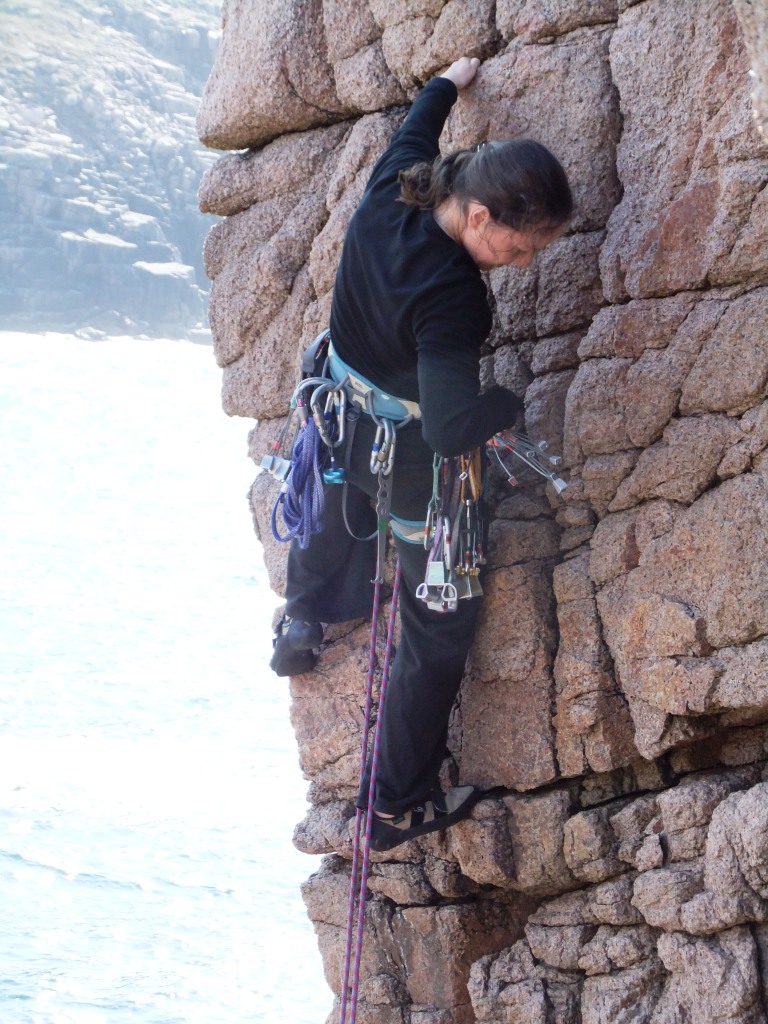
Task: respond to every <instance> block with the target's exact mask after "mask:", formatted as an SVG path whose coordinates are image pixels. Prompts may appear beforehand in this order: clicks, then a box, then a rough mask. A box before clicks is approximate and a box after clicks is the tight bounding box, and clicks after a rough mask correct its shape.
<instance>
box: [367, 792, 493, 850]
mask: <svg viewBox="0 0 768 1024" xmlns="http://www.w3.org/2000/svg"><path fill="white" fill-rule="evenodd" d="M482 795H483V794H482V790H480V789H477V788H476V787H475V786H455V787H453V788H452V789H448V790H446V791H445V793H443V792H442V790H439V789H436V790H435V791H434V792H433V793H432V796H431V797H430V799H429V800H425V801H424V802H423V803H421V804H418V805H417V806H416V807H412V808H411V809H410V810H409V811H405V813H404V814H401V815H400V816H399V817H396V818H381V817H379V815H378V814H375V813H374V815H373V824H372V827H371V848H372V849H374V850H377V851H378V852H382V851H383V850H391V849H392V848H393V847H395V846H400V844H401V843H407V842H408V840H409V839H416V838H418V837H419V836H424V835H426V834H427V833H428V832H440V831H442V829H445V828H448V827H449V826H450V825H455V824H456V822H457V821H461V820H462V819H463V818H466V817H468V816H469V812H470V811H471V810H472V808H473V807H474V806H475V804H476V803H477V801H478V800H479V799H480V797H481V796H482Z"/></svg>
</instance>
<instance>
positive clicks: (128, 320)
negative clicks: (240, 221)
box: [0, 0, 220, 337]
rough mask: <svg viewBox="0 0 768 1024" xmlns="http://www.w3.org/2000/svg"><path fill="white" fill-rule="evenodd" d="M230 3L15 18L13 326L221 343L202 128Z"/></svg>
mask: <svg viewBox="0 0 768 1024" xmlns="http://www.w3.org/2000/svg"><path fill="white" fill-rule="evenodd" d="M219 37H220V5H219V3H217V2H215V0H182V2H181V3H178V4H177V3H171V2H168V0H159V2H157V3H154V4H146V3H142V2H141V0H104V2H101V3H87V2H85V0H69V2H64V0H13V2H8V3H4V4H3V5H2V10H0V77H1V78H2V82H3V88H2V91H1V92H0V325H1V326H2V327H3V328H5V329H9V328H14V329H23V330H75V329H81V330H82V329H90V333H91V334H98V333H99V332H107V333H120V334H139V333H142V334H150V335H158V334H163V335H170V336H187V335H189V334H190V333H194V332H195V330H197V332H198V333H199V335H200V336H201V337H202V336H205V334H206V333H207V323H206V308H205V307H206V302H207V293H208V282H207V279H206V277H205V274H204V271H203V267H202V259H201V255H200V253H201V249H202V243H203V238H204V236H205V233H206V231H207V230H208V228H209V227H210V220H206V218H204V217H203V216H202V215H201V214H200V211H199V210H198V209H197V203H196V201H195V192H196V189H197V183H198V182H199V180H200V177H201V175H202V174H203V173H204V171H205V170H206V168H208V167H210V165H211V162H212V159H211V156H210V155H209V154H208V153H207V152H206V151H205V149H204V148H203V147H202V146H201V145H200V143H199V141H198V139H197V135H196V132H195V128H194V122H195V115H196V112H197V109H198V106H199V98H200V95H201V93H202V88H203V84H204V82H205V79H206V76H207V75H208V73H209V71H210V69H211V66H212V64H213V57H214V53H215V49H216V46H217V44H218V40H219Z"/></svg>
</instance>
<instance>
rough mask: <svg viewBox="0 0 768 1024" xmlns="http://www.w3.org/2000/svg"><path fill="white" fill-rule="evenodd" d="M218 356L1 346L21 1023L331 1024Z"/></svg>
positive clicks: (1, 793)
mask: <svg viewBox="0 0 768 1024" xmlns="http://www.w3.org/2000/svg"><path fill="white" fill-rule="evenodd" d="M219 388H220V371H219V370H218V369H217V367H216V365H215V363H214V360H213V355H212V352H211V350H210V348H208V347H205V346H201V345H194V344H191V343H188V342H174V341H162V340H161V341H158V340H147V339H136V338H115V339H110V340H102V341H87V340H83V339H79V338H76V337H69V336H64V335H44V336H34V335H20V334H12V333H0V1022H2V1024H123V1022H125V1024H127V1022H129V1021H130V1022H131V1024H246V1022H247V1024H262V1022H264V1024H266V1022H269V1024H322V1022H323V1021H324V1020H325V1017H326V1016H327V1014H328V1012H329V1010H330V1006H331V995H330V991H329V989H328V987H327V985H326V983H325V981H324V978H323V974H322V969H321V964H320V957H319V954H318V951H317V947H316V942H315V937H314V933H313V931H312V928H311V925H310V923H309V921H308V919H307V917H306V912H305V909H304V906H303V903H302V901H301V897H300V893H299V885H300V882H301V881H302V879H304V878H306V877H307V876H308V875H309V874H310V873H311V872H312V871H313V870H316V869H317V867H318V866H319V865H318V862H317V860H316V859H314V858H310V857H307V856H303V855H301V854H299V853H298V852H297V851H296V850H295V849H294V848H293V846H292V845H291V833H292V830H293V827H294V825H295V823H296V822H297V821H299V820H300V819H301V818H302V817H303V814H304V812H305V809H306V803H305V792H306V782H305V781H304V780H303V779H302V777H301V773H300V770H299V766H298V759H297V753H296V747H295V742H294V738H293V734H292V732H291V729H290V725H289V720H288V713H289V698H288V694H287V692H286V683H285V680H280V679H278V678H277V677H275V676H274V675H273V674H272V673H271V672H270V671H269V668H268V664H267V662H268V657H269V651H270V620H271V616H272V612H273V609H274V607H275V606H276V604H277V603H278V599H277V598H276V596H275V595H274V594H273V593H272V592H271V591H270V589H269V585H268V582H267V578H266V573H265V570H264V567H263V564H262V561H261V553H260V549H259V546H258V544H257V541H256V539H255V536H254V534H253V530H252V525H251V521H250V514H249V510H248V505H247V501H246V492H247V490H248V487H249V485H250V483H251V481H252V479H253V476H254V466H253V463H252V462H251V461H250V460H249V459H248V457H247V454H246V446H247V433H248V429H249V427H250V426H251V425H252V424H249V423H248V421H246V420H237V419H233V420H229V419H227V417H226V416H225V415H224V414H223V412H222V411H221V406H220V400H219Z"/></svg>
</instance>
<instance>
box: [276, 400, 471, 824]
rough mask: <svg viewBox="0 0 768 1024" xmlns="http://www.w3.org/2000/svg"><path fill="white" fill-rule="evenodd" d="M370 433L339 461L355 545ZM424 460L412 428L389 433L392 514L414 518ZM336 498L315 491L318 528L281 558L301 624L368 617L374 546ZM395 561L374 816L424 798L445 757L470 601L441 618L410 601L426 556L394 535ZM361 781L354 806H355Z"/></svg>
mask: <svg viewBox="0 0 768 1024" xmlns="http://www.w3.org/2000/svg"><path fill="white" fill-rule="evenodd" d="M374 434H375V426H374V424H373V422H372V421H371V419H370V418H369V417H368V416H365V415H364V416H362V417H361V418H360V420H359V421H358V424H357V427H356V431H355V435H354V440H353V444H352V450H351V454H350V460H349V469H348V474H347V478H348V481H349V487H348V495H347V519H348V522H349V525H350V526H351V527H352V528H353V529H354V531H355V533H356V534H357V535H358V536H367V535H368V534H370V533H371V532H372V531H373V530H374V529H375V526H376V516H375V513H374V511H373V509H372V508H371V498H375V496H376V488H377V478H376V477H375V476H374V475H373V474H372V473H371V471H370V468H369V461H370V455H371V445H372V443H373V439H374ZM432 458H433V456H432V452H431V451H430V449H429V448H428V447H427V445H426V444H425V442H424V440H423V439H422V437H421V428H420V426H419V424H417V423H415V424H410V425H408V426H405V427H403V428H402V429H401V430H399V431H398V432H397V444H396V456H395V468H394V477H393V484H392V507H391V511H392V513H393V514H394V515H396V516H399V517H401V518H403V519H410V520H419V519H424V517H425V516H426V511H427V504H428V502H429V499H430V497H431V494H432ZM342 490H343V488H342V487H341V486H339V485H338V484H331V485H328V486H326V488H325V499H326V505H325V520H324V529H323V531H322V532H321V533H319V534H317V535H316V536H314V537H313V538H312V541H311V543H310V545H309V547H308V548H307V549H306V550H302V549H301V548H300V547H299V546H298V544H297V543H296V541H294V542H293V543H292V544H291V549H290V552H289V556H288V577H287V587H286V591H287V595H286V596H287V606H286V613H287V614H288V615H290V616H291V617H292V618H297V619H303V620H304V621H306V622H345V621H347V620H348V619H354V618H361V617H363V616H369V615H370V614H371V608H372V601H373V584H372V582H371V581H372V579H373V576H374V573H375V565H376V543H375V541H356V540H354V539H353V538H352V537H351V536H350V534H349V531H348V530H347V528H346V526H345V524H344V520H343V516H342ZM395 544H396V547H397V553H398V555H399V558H400V568H401V572H402V585H401V588H400V622H401V638H400V643H399V645H398V648H397V653H396V654H395V657H394V659H393V662H392V667H391V671H390V677H389V685H388V689H387V696H386V701H385V705H384V714H383V718H382V731H381V746H380V753H379V762H378V768H377V778H376V797H375V808H376V810H378V811H383V812H384V813H387V814H399V813H401V812H403V811H405V810H407V809H408V808H410V807H412V806H413V805H414V804H417V803H420V802H421V801H422V800H423V799H425V798H426V797H428V796H429V794H430V792H431V791H432V789H433V788H434V786H435V783H436V782H437V777H438V773H439V770H440V764H441V762H442V760H443V758H444V756H445V750H446V738H447V734H448V719H449V716H450V713H451V708H452V707H453V702H454V700H455V699H456V694H457V692H458V689H459V686H460V684H461V679H462V676H463V674H464V665H465V662H466V658H467V653H468V651H469V647H470V644H471V643H472V637H473V634H474V629H475V621H476V619H477V613H478V610H479V603H480V602H479V601H478V600H477V599H473V600H460V601H459V604H458V609H457V611H455V612H449V613H445V614H442V613H440V612H433V611H430V609H429V608H427V606H426V604H425V603H424V602H423V601H420V600H419V599H418V598H417V597H416V588H417V587H418V585H419V584H420V583H423V581H424V574H425V572H426V563H427V552H426V550H425V549H424V547H423V545H422V544H412V543H407V542H405V541H403V540H401V539H400V538H399V537H397V536H395ZM367 799H368V783H367V780H364V782H363V785H362V786H361V790H360V794H359V796H358V805H359V806H365V805H366V804H367Z"/></svg>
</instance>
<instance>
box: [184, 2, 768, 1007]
mask: <svg viewBox="0 0 768 1024" xmlns="http://www.w3.org/2000/svg"><path fill="white" fill-rule="evenodd" d="M223 14H224V35H223V40H222V45H221V48H220V50H219V52H218V56H217V59H216V63H215V66H214V69H213V72H212V75H211V77H210V79H209V82H208V84H207V86H206V90H205V93H204V97H203V101H202V107H201V111H200V116H199V118H198V128H199V131H200V135H201V137H202V139H203V140H204V141H205V142H206V143H207V144H208V145H210V146H214V147H217V148H232V149H238V150H244V152H240V153H237V154H230V155H226V156H223V157H222V158H221V159H220V160H219V161H218V162H217V163H216V164H215V165H214V166H213V167H212V168H211V169H210V171H209V172H208V173H207V174H206V176H205V178H204V180H203V183H202V186H201V190H200V200H201V205H202V207H203V209H204V210H206V211H208V212H210V213H213V214H216V215H218V216H220V217H223V218H224V219H223V220H222V221H221V222H220V223H218V224H217V225H216V226H215V227H213V229H212V231H211V233H210V235H209V237H208V240H207V243H206V248H205V260H206V268H207V272H208V274H209V276H210V277H211V279H212V291H211V324H212V328H213V334H214V345H215V353H216V358H217V359H218V362H219V364H220V365H221V367H222V369H223V380H224V383H223V401H224V406H225V409H226V411H227V412H228V413H230V414H233V415H239V416H243V417H246V418H249V417H255V418H257V419H258V421H259V422H258V425H257V426H256V428H255V429H254V430H253V432H252V434H251V452H252V454H253V457H254V459H255V461H256V462H257V463H258V462H260V460H261V458H262V456H263V455H264V453H265V452H266V451H267V446H268V444H269V442H271V441H272V440H273V439H274V437H275V436H276V433H277V430H278V429H279V426H280V425H281V423H282V418H283V416H284V413H285V410H286V407H287V403H288V399H289V396H290V393H291V390H292V387H293V384H294V380H295V378H296V374H297V370H298V357H299V353H300V351H301V350H302V348H303V346H304V345H305V344H307V343H308V342H309V341H311V339H312V338H313V337H314V336H315V335H316V334H317V332H318V331H319V330H320V329H321V328H322V327H323V326H325V324H326V323H327V318H328V310H329V301H330V294H331V289H332V286H333V279H334V270H335V266H336V261H337V258H338V254H339V248H340V245H341V241H342V238H343V233H344V227H345V225H346V223H347V221H348V219H349V216H350V214H351V212H352V210H353V209H354V206H355V203H356V201H357V199H358V198H359V196H360V194H361V191H362V189H363V187H364V185H365V182H366V179H367V176H368V174H369V172H370V169H371V167H372V165H373V163H374V161H375V160H376V158H377V156H378V155H379V154H380V153H381V151H382V149H383V147H384V145H385V144H386V141H387V139H388V138H389V136H390V134H391V132H392V131H393V129H394V128H395V127H396V126H397V125H398V124H400V123H401V121H402V118H403V117H404V114H405V111H406V109H407V103H408V101H409V100H411V99H412V98H413V97H414V95H415V94H416V92H417V91H418V89H419V87H420V85H421V84H422V83H423V82H425V81H426V80H428V79H429V78H430V77H431V76H432V75H434V74H435V73H437V72H439V71H440V70H441V69H442V68H444V67H445V66H447V65H448V64H449V63H450V62H451V61H452V60H453V59H454V58H455V57H456V56H457V55H459V54H462V53H463V54H474V55H477V56H480V57H482V58H483V59H484V63H483V66H482V69H481V72H480V75H479V77H478V79H477V81H476V82H475V84H474V85H473V86H472V88H471V89H470V90H467V92H466V93H463V94H462V95H461V97H460V100H459V102H458V104H457V105H456V107H455V108H454V111H453V113H452V115H451V118H450V120H449V123H448V125H447V127H446V131H445V134H444V143H445V146H446V147H453V146H456V145H462V144H471V143H475V142H477V141H480V140H483V139H487V138H498V137H505V136H510V135H514V134H516V133H525V134H530V135H533V136H536V137H538V138H540V139H541V140H542V141H543V142H544V143H546V144H547V145H549V146H550V147H551V148H552V149H553V150H554V151H555V152H556V153H557V154H558V155H559V157H560V158H561V159H562V161H563V162H564V164H565V166H566V168H567V170H568V173H569V176H570V178H571V180H572V182H573V185H574V190H575V195H576V201H577V213H576V216H575V218H574V220H573V222H572V224H571V227H570V230H569V232H568V233H567V234H566V235H565V236H564V237H562V238H561V239H560V240H558V241H557V242H556V243H554V244H553V245H552V246H551V247H549V248H548V249H547V250H546V251H545V252H544V253H543V254H542V256H541V257H540V258H539V260H538V262H537V264H536V266H534V267H532V268H531V269H529V270H528V271H526V272H524V273H522V272H520V271H518V270H515V269H514V268H509V269H500V270H495V271H493V272H492V273H491V274H490V275H489V276H488V284H489V287H490V289H491V291H492V294H493V299H494V303H495V327H494V329H493V333H492V336H491V338H490V339H489V344H488V346H487V349H486V351H485V354H484V373H485V377H486V379H487V380H488V381H493V380H496V381H498V382H500V383H504V384H507V385H508V386H510V387H512V388H514V389H515V390H516V391H517V392H518V393H519V394H520V395H521V396H522V397H523V398H524V402H525V421H526V427H527V430H528V432H529V433H530V434H531V435H534V436H537V437H541V438H545V439H546V440H548V441H549V442H550V443H551V445H552V447H553V448H554V449H556V450H562V452H563V454H564V458H565V464H566V467H567V469H566V475H567V478H568V480H569V486H568V489H567V490H566V491H565V493H564V494H563V495H561V496H559V497H558V496H557V495H555V494H554V493H552V492H551V491H549V490H548V489H547V488H546V487H545V486H543V485H542V484H541V483H540V482H539V480H538V479H534V478H532V477H530V476H528V475H526V474H525V473H520V474H519V486H518V487H517V488H515V489H510V488H509V487H508V485H507V484H506V482H505V481H504V479H503V478H501V477H500V476H499V477H497V478H495V480H494V483H493V488H492V495H491V497H492V504H493V512H494V518H493V522H492V526H491V540H492V550H491V559H490V561H491V567H492V571H491V573H490V578H489V582H488V586H487V588H486V589H487V593H486V597H485V599H484V610H483V613H482V622H481V626H480V629H479V631H478V636H477V641H476V644H475V647H474V650H473V654H472V657H471V662H470V664H469V666H468V671H467V674H466V678H465V681H464V685H463V690H462V693H461V697H460V700H459V702H458V704H457V707H456V709H455V715H454V720H453V724H452V731H451V740H450V747H451V751H452V754H453V757H452V760H451V761H449V762H446V766H445V774H446V778H447V779H451V780H459V781H469V782H473V783H477V784H479V785H482V786H484V787H487V788H488V789H489V793H488V796H487V798H486V799H484V800H483V801H481V802H480V803H479V804H478V805H477V807H476V808H475V810H474V812H473V815H472V818H471V819H470V820H468V821H466V822H463V823H461V824H460V825H458V826H456V827H455V828H453V829H451V830H449V831H448V832H447V833H446V834H445V835H443V836H436V837H435V836H433V837H428V838H427V839H425V840H423V841H419V842H415V843H411V844H409V845H407V846H404V847H400V848H397V849H396V850H394V851H392V852H391V853H389V854H382V855H376V856H375V857H374V865H373V871H372V877H371V880H370V891H371V903H370V906H369V912H368V919H367V935H366V946H365V955H364V962H363V983H362V990H361V998H362V1002H361V1004H360V1006H359V1007H358V1018H357V1019H358V1021H359V1022H360V1024H363V1022H364V1024H471V1022H483V1024H693V1022H695V1024H725V1022H728V1024H765V1021H766V1020H768V452H767V448H768V401H767V399H766V396H767V395H768V337H767V336H766V328H765V325H766V322H768V188H766V185H768V141H767V140H766V136H765V135H764V134H763V132H762V130H761V123H762V124H764V122H765V118H766V104H765V95H766V81H767V80H766V74H767V71H766V66H767V60H768V58H767V54H766V39H767V38H768V35H767V33H768V9H766V7H765V5H764V4H759V3H757V2H750V0H686V2H685V3H677V2H675V3H673V2H669V0H466V2H465V0H264V2H260V3H259V4H253V3H250V2H248V0H225V2H224V5H223ZM750 71H752V72H753V74H752V75H750ZM756 112H757V117H756ZM276 487H277V485H276V484H275V482H274V481H273V480H272V478H271V477H269V476H267V475H261V476H258V477H257V479H256V481H255V483H254V486H253V490H252V494H251V502H252V508H253V513H254V521H255V526H256V530H257V532H258V534H259V536H260V537H261V538H262V540H263V542H264V547H265V552H266V557H267V562H268V567H269V570H270V573H271V578H272V581H273V586H274V587H275V589H277V590H278V591H279V590H280V587H281V584H282V578H283V566H284V560H285V551H284V550H283V549H282V548H280V547H279V546H278V545H276V544H275V543H274V542H272V540H271V539H270V531H269V510H270V507H271V504H272V502H273V500H274V497H275V491H276ZM366 638H367V627H366V624H365V623H351V624H348V625H347V626H345V627H343V628H341V627H336V628H334V629H333V630H332V631H331V633H330V635H329V636H328V638H327V642H326V644H325V645H324V649H323V651H322V655H321V658H320V661H319V664H318V667H317V669H316V670H315V671H314V672H313V673H310V674H308V675H306V676H300V677H296V678H294V679H293V680H292V681H291V693H292V697H293V708H292V721H293V725H294V729H295V732H296V736H297V742H298V747H299V756H300V761H301V765H302V768H303V770H304V772H305V774H306V776H307V778H308V779H309V780H310V800H311V804H312V807H311V809H310V811H309V813H308V815H307V818H306V820H305V821H304V822H302V823H301V824H300V825H299V826H298V827H297V830H296V835H295V842H296V844H297V845H298V847H299V848H300V849H302V850H305V851H307V852H309V853H314V854H323V855H324V861H323V866H322V867H321V869H320V870H319V871H318V872H317V873H316V874H314V875H313V876H312V877H311V878H310V879H309V880H308V881H307V883H306V885H305V887H304V896H305V900H306V904H307V907H308V910H309V914H310V916H311V918H312V920H313V922H314V924H315V928H316V931H317V934H318V939H319V943H320V948H321V951H322V955H323V958H324V963H325V970H326V975H327V978H328V982H329V984H330V986H331V987H332V989H333V990H334V991H335V992H336V993H337V994H338V991H339V985H340V978H341V963H342V958H343V942H344V925H345V917H346V906H347V885H348V877H349V872H350V849H351V845H350V834H349V824H348V823H349V819H350V817H351V815H352V799H353V795H354V793H355V789H356V775H357V769H358V765H359V743H360V730H361V723H362V699H363V688H364V662H365V657H366V643H367V639H366ZM336 1019H337V1011H336V1010H334V1011H333V1013H332V1014H331V1018H330V1021H335V1020H336Z"/></svg>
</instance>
